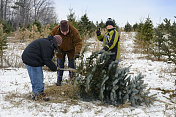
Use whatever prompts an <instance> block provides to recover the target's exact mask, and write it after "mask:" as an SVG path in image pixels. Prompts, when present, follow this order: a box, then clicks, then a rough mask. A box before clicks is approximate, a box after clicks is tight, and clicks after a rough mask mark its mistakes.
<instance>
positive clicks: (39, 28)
mask: <svg viewBox="0 0 176 117" xmlns="http://www.w3.org/2000/svg"><path fill="white" fill-rule="evenodd" d="M32 25H33V26H34V25H36V26H37V29H38V31H39V32H40V33H41V28H42V25H41V23H40V22H39V21H38V20H35V21H34V22H33V24H32Z"/></svg>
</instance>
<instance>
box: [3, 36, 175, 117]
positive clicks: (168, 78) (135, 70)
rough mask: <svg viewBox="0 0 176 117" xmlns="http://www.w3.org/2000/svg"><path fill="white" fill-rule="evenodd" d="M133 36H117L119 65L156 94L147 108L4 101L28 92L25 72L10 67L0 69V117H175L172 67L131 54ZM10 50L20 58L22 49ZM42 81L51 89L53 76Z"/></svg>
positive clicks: (17, 100) (92, 103) (52, 73)
mask: <svg viewBox="0 0 176 117" xmlns="http://www.w3.org/2000/svg"><path fill="white" fill-rule="evenodd" d="M134 36H135V33H121V46H122V47H123V50H125V51H122V53H121V56H122V61H121V63H120V64H121V65H122V66H123V67H128V66H130V65H131V68H130V74H131V75H132V76H137V74H139V73H140V72H141V73H142V75H144V82H145V84H148V87H147V89H149V90H150V92H151V94H157V95H156V96H157V101H155V102H154V104H153V105H151V106H150V107H147V106H145V105H143V106H138V107H129V106H128V107H125V106H123V107H115V106H112V105H106V106H103V105H101V104H100V102H84V101H78V103H77V104H75V105H73V104H69V103H68V102H69V100H68V101H64V102H62V103H50V102H35V101H32V100H26V99H23V98H20V97H8V98H11V99H8V98H7V97H6V96H8V95H10V94H12V93H15V94H17V95H26V94H29V93H30V92H31V90H32V89H31V84H30V80H29V77H28V74H27V70H26V69H25V68H16V67H13V68H1V69H0V117H127V116H130V117H176V97H174V98H170V95H172V94H173V92H170V91H174V90H175V89H176V86H175V85H174V82H175V78H176V73H175V72H174V65H173V64H172V63H166V62H162V61H152V60H147V59H145V56H146V55H143V54H137V53H134V52H133V50H134V47H135V46H134ZM88 41H89V42H90V43H93V44H95V43H97V41H96V39H93V38H92V39H90V40H88ZM10 45H12V44H10ZM14 46H15V47H14ZM14 46H13V49H10V50H9V52H8V53H7V54H8V55H14V54H18V56H20V54H21V52H22V51H21V50H19V49H18V48H21V46H24V45H21V44H20V45H18V44H16V45H14ZM92 47H93V46H92ZM12 53H13V54H12ZM89 55H90V52H89V53H87V54H86V56H89ZM17 58H19V60H17V61H18V62H20V61H21V60H20V57H15V58H9V59H12V60H14V59H17ZM44 77H45V80H44V82H45V85H53V84H54V83H55V82H56V77H57V74H56V72H49V71H44ZM63 78H68V72H64V76H63ZM58 88H59V87H58ZM163 90H168V92H165V93H163ZM5 97H6V98H5ZM9 100H11V101H9ZM18 102H19V104H18Z"/></svg>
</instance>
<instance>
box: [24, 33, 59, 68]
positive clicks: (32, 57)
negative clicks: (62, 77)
mask: <svg viewBox="0 0 176 117" xmlns="http://www.w3.org/2000/svg"><path fill="white" fill-rule="evenodd" d="M57 48H58V47H57V43H56V41H55V39H54V38H53V36H49V37H48V38H40V39H37V40H34V41H33V42H31V43H30V44H29V45H28V46H27V47H26V48H25V50H24V51H23V54H22V60H23V63H25V64H27V65H29V66H32V67H40V66H44V65H46V66H47V67H49V68H50V70H51V71H56V70H57V66H56V65H55V64H54V63H53V61H52V58H53V56H54V50H55V49H57Z"/></svg>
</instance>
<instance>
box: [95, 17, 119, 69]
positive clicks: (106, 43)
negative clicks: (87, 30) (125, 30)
mask: <svg viewBox="0 0 176 117" xmlns="http://www.w3.org/2000/svg"><path fill="white" fill-rule="evenodd" d="M106 29H107V32H106V33H105V34H101V32H100V29H98V30H97V31H96V34H97V38H98V40H99V41H102V42H103V49H102V50H101V51H108V52H111V53H114V54H113V55H110V59H109V61H108V62H107V63H106V65H105V67H108V66H109V64H110V63H111V62H112V61H115V60H119V59H120V44H119V42H120V36H119V34H118V32H117V30H116V29H115V23H114V21H113V20H112V19H111V18H108V20H107V21H106Z"/></svg>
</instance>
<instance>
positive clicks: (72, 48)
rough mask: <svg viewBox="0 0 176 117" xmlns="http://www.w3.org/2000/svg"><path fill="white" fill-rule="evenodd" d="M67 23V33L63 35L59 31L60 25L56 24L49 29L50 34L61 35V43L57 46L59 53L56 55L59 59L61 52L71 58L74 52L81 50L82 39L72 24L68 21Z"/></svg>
mask: <svg viewBox="0 0 176 117" xmlns="http://www.w3.org/2000/svg"><path fill="white" fill-rule="evenodd" d="M68 24H69V33H68V34H67V35H63V34H62V33H61V31H60V28H59V27H60V25H58V26H56V27H55V28H54V29H53V30H52V31H51V33H50V34H51V36H54V35H61V37H62V44H61V45H60V46H59V49H60V51H61V54H58V55H57V57H58V58H59V59H62V58H63V54H67V56H68V57H69V58H70V59H72V58H73V57H74V54H78V53H80V52H81V49H82V39H81V37H80V34H79V32H78V30H77V29H76V28H75V27H73V26H72V24H71V23H70V22H68Z"/></svg>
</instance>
